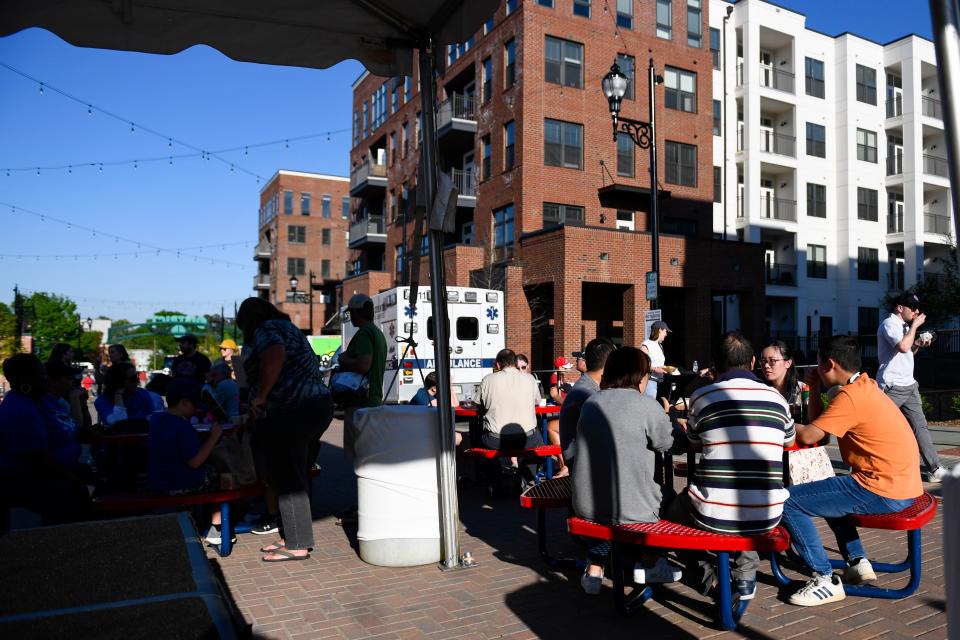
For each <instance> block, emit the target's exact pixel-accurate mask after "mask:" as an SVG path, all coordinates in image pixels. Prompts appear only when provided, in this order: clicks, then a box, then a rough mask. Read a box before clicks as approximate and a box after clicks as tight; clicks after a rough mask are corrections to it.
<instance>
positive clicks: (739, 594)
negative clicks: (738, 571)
mask: <svg viewBox="0 0 960 640" xmlns="http://www.w3.org/2000/svg"><path fill="white" fill-rule="evenodd" d="M734 588H735V590H734V592H733V597H734V598H736V599H738V600H753V597H754V596H755V595H757V581H756V580H736V581H734Z"/></svg>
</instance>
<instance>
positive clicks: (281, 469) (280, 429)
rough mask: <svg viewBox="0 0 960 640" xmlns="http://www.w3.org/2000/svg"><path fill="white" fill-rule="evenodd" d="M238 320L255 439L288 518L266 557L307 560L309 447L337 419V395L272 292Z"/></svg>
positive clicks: (248, 304)
mask: <svg viewBox="0 0 960 640" xmlns="http://www.w3.org/2000/svg"><path fill="white" fill-rule="evenodd" d="M237 326H238V327H239V328H240V330H241V331H243V342H244V345H245V347H244V353H245V354H246V357H245V359H244V363H243V367H244V371H245V372H246V374H247V380H248V382H249V385H250V398H251V400H250V419H251V420H253V421H254V428H253V438H254V440H253V442H254V447H255V449H258V450H260V451H261V452H262V454H263V456H264V459H265V463H266V464H265V466H266V469H265V470H264V471H265V472H266V473H265V476H266V479H267V483H268V484H269V485H270V486H271V488H273V489H274V490H275V491H276V492H277V495H278V499H279V500H278V509H279V515H280V522H281V523H282V524H281V525H280V527H279V529H280V535H281V539H280V540H279V541H277V542H276V543H275V544H272V545H267V546H266V547H263V548H262V549H261V551H262V552H264V553H265V554H266V555H265V556H263V558H262V560H263V561H264V562H286V561H291V560H306V559H307V558H309V557H310V553H309V551H310V549H311V548H312V547H313V517H312V515H311V513H310V498H309V486H310V485H309V483H310V477H309V469H310V464H311V463H312V462H313V461H312V460H309V459H308V458H309V453H308V452H309V451H310V450H311V446H312V445H313V443H315V442H316V441H317V440H319V439H320V436H322V435H323V432H324V431H326V430H327V427H328V426H329V425H330V421H331V420H332V419H333V401H332V399H331V398H330V391H329V390H328V389H327V387H326V386H324V384H323V382H322V379H321V375H320V367H319V366H318V364H317V358H316V356H315V355H314V353H313V349H312V348H311V346H310V343H309V342H307V338H306V337H305V336H304V335H303V332H302V331H300V329H298V328H297V327H296V326H295V325H294V324H293V323H292V322H290V316H288V315H287V314H285V313H283V312H281V311H280V310H279V309H277V308H276V307H274V306H273V305H272V304H270V303H269V302H267V301H266V300H263V299H261V298H247V299H246V300H244V301H243V304H241V305H240V309H239V310H238V311H237Z"/></svg>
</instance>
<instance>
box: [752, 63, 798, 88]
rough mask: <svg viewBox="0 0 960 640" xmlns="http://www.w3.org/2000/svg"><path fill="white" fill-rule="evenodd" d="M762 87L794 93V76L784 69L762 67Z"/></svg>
mask: <svg viewBox="0 0 960 640" xmlns="http://www.w3.org/2000/svg"><path fill="white" fill-rule="evenodd" d="M760 86H761V87H769V88H770V89H776V90H777V91H786V92H787V93H793V74H792V73H789V72H787V71H783V70H782V69H775V68H774V67H768V66H766V65H760Z"/></svg>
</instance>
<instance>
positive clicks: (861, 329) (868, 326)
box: [857, 307, 880, 336]
mask: <svg viewBox="0 0 960 640" xmlns="http://www.w3.org/2000/svg"><path fill="white" fill-rule="evenodd" d="M878 326H880V309H878V308H877V307H857V333H858V334H860V335H861V336H869V335H873V334H874V333H876V331H877V327H878Z"/></svg>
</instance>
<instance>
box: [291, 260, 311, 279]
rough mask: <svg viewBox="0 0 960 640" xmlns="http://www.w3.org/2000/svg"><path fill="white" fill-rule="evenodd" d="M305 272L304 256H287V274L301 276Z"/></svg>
mask: <svg viewBox="0 0 960 640" xmlns="http://www.w3.org/2000/svg"><path fill="white" fill-rule="evenodd" d="M306 272H307V261H306V260H305V259H304V258H287V275H288V276H302V275H303V274H305V273H306Z"/></svg>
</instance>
